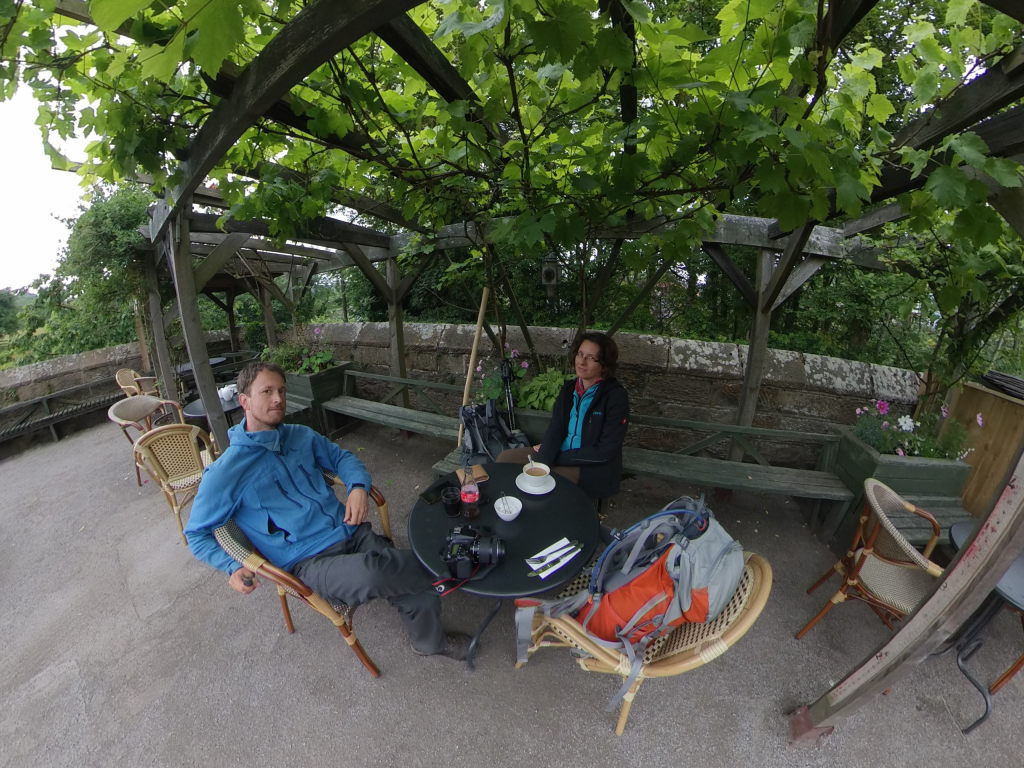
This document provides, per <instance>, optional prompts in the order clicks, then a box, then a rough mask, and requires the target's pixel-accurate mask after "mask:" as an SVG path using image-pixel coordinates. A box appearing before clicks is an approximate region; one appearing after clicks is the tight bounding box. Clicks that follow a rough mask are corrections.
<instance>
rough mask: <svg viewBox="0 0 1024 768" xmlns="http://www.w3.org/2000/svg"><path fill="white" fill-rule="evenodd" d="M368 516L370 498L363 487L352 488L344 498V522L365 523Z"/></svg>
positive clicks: (351, 523)
mask: <svg viewBox="0 0 1024 768" xmlns="http://www.w3.org/2000/svg"><path fill="white" fill-rule="evenodd" d="M369 516H370V500H369V497H368V496H367V493H366V489H365V488H353V489H352V490H351V491H349V492H348V498H347V499H345V522H346V523H348V524H349V525H359V524H360V523H365V522H366V518H368V517H369Z"/></svg>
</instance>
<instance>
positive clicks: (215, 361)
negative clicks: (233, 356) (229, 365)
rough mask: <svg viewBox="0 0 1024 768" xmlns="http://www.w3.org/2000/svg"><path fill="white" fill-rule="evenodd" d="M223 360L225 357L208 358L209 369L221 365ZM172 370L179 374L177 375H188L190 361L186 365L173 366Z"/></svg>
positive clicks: (190, 369) (190, 370)
mask: <svg viewBox="0 0 1024 768" xmlns="http://www.w3.org/2000/svg"><path fill="white" fill-rule="evenodd" d="M225 360H227V358H226V357H211V358H210V367H211V368H215V367H216V366H218V365H220V364H221V363H223V362H224V361H225ZM174 370H175V372H176V373H179V374H189V373H192V361H191V360H190V361H188V362H187V363H182V364H181V365H176V366H174Z"/></svg>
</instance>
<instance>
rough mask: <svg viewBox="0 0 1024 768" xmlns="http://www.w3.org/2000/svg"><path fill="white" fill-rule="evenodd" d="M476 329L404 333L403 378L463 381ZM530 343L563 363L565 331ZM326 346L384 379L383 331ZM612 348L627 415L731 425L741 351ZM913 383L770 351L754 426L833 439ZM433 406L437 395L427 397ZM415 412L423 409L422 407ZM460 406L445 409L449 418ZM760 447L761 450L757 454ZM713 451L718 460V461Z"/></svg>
mask: <svg viewBox="0 0 1024 768" xmlns="http://www.w3.org/2000/svg"><path fill="white" fill-rule="evenodd" d="M473 330H474V329H473V326H470V325H432V324H425V323H408V324H406V325H405V345H406V361H407V373H408V375H409V376H410V377H413V378H427V379H433V380H438V381H445V382H448V383H458V384H461V383H463V382H464V381H465V376H466V371H467V368H468V365H469V356H470V349H471V346H472V343H473ZM530 335H531V338H532V339H533V342H534V345H535V346H536V348H537V351H538V354H539V355H540V356H541V361H540V363H541V365H542V366H548V365H555V366H560V365H563V364H564V362H565V354H566V353H565V352H564V351H563V344H564V345H565V346H566V347H567V346H568V343H569V340H570V339H571V338H572V331H571V330H567V329H562V328H531V329H530ZM324 337H325V338H326V339H327V341H328V342H329V343H331V344H332V345H333V346H334V348H335V351H336V353H337V356H338V357H339V358H340V359H345V360H354V361H356V362H357V363H359V364H360V366H361V367H362V368H363V369H364V370H367V371H372V372H375V373H388V372H389V371H388V359H389V358H388V343H389V335H388V327H387V324H385V323H350V324H346V325H333V326H332V325H328V326H325V328H324ZM615 338H616V341H617V342H618V344H619V373H618V378H619V379H620V380H621V381H622V383H623V384H624V385H625V386H626V388H627V389H628V391H629V394H630V401H631V407H632V410H633V412H634V413H642V414H646V415H650V416H664V417H669V418H677V419H692V420H698V421H710V422H716V423H723V424H731V423H735V419H736V413H737V409H738V407H739V397H740V393H741V392H742V389H743V375H744V369H745V367H746V357H747V347H746V346H745V345H737V344H718V343H713V342H706V341H690V340H685V339H672V338H666V337H662V336H651V335H643V334H626V333H619V334H616V337H615ZM509 344H510V346H511V347H512V348H514V349H518V350H520V351H525V350H526V345H525V344H524V343H523V339H522V333H521V332H520V331H519V330H518V329H509ZM480 356H481V357H482V358H483V364H484V366H485V368H487V369H490V368H492V367H493V366H494V365H495V361H496V360H497V355H496V354H495V350H494V348H493V346H492V344H491V342H490V340H489V339H488V338H487V337H486V335H485V336H484V337H483V338H482V340H481V347H480ZM361 386H362V387H363V389H362V390H361V394H363V395H364V396H369V397H374V396H376V395H378V394H379V393H380V392H381V391H382V390H383V389H385V388H386V387H384V386H382V385H377V384H372V383H368V384H362V385H361ZM917 388H918V382H917V376H916V375H915V374H914V372H912V371H907V370H903V369H900V368H891V367H888V366H881V365H873V364H870V363H859V362H855V361H851V360H841V359H838V358H834V357H823V356H821V355H808V354H802V353H798V352H788V351H784V350H771V351H770V352H769V354H768V367H767V371H766V374H765V379H764V383H763V384H762V387H761V392H760V397H759V400H758V407H757V415H756V418H755V422H754V423H755V425H756V426H761V427H771V428H775V429H787V430H798V431H803V432H819V433H828V432H831V431H832V429H833V427H835V426H836V425H843V424H852V423H853V421H854V419H855V409H856V408H857V407H858V406H863V405H864V404H865V403H867V402H868V401H870V400H873V399H882V400H888V401H889V402H890V403H891V404H892V406H893V411H894V413H895V414H897V415H898V414H899V413H905V412H908V411H909V410H910V409H911V408H912V406H913V404H914V402H915V401H916V399H917ZM432 396H433V397H434V399H435V400H437V399H438V395H437V394H436V393H432ZM413 405H414V406H418V407H427V406H426V405H425V404H423V403H417V402H416V400H415V399H414V401H413ZM455 405H457V403H455V402H452V403H451V407H452V413H454V412H455V411H454V408H455ZM687 440H688V437H687V436H686V435H680V433H678V432H673V433H669V432H666V431H665V430H655V429H650V428H640V427H637V426H633V427H631V429H630V434H629V438H628V442H629V443H630V444H634V445H642V446H644V447H651V448H656V449H659V450H672V449H675V448H679V447H680V446H681V445H685V444H686V441H687ZM762 447H763V446H762ZM724 450H725V447H724V446H718V448H717V450H716V451H713V452H716V453H722V452H724ZM766 452H767V455H768V456H769V458H770V459H772V460H781V461H782V462H783V463H786V464H792V465H795V466H810V465H813V463H814V459H815V453H816V452H815V451H814V450H813V449H809V448H807V447H806V446H800V445H799V444H789V445H783V444H779V445H775V446H774V448H773V449H768V450H767V451H766Z"/></svg>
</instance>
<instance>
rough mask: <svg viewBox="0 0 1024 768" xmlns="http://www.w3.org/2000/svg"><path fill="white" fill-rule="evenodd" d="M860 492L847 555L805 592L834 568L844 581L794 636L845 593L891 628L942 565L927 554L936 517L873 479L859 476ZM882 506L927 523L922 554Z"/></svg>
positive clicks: (918, 599)
mask: <svg viewBox="0 0 1024 768" xmlns="http://www.w3.org/2000/svg"><path fill="white" fill-rule="evenodd" d="M864 493H865V497H866V500H865V503H864V511H863V513H861V516H860V521H859V523H858V525H857V530H856V531H855V532H854V534H853V540H852V541H851V542H850V546H849V547H848V548H847V551H846V554H845V555H843V556H842V557H841V558H840V559H839V561H838V562H836V564H835V565H833V566H832V568H830V569H829V570H827V571H826V572H825V573H824V574H822V576H821V578H820V579H818V580H817V581H816V582H814V584H812V585H811V586H810V587H809V588H808V589H807V593H808V594H810V593H811V592H813V591H814V590H815V589H817V588H818V587H820V586H821V585H822V584H824V583H825V582H826V581H828V579H829V577H830V576H832V574H833V573H838V574H839V575H840V577H842V578H843V579H844V580H843V583H842V585H841V586H840V587H839V591H837V592H836V593H835V594H834V595H833V596H832V597H831V598H830V599H829V601H828V602H827V603H825V607H824V608H822V609H821V611H819V612H818V615H817V616H815V617H814V618H813V619H811V620H810V621H809V622H807V624H806V626H804V628H803V629H801V630H800V631H799V632H797V633H796V638H797V640H799V639H800V638H802V637H803V636H804V635H806V634H807V633H808V632H809V631H810V630H811V628H812V627H813V626H814V625H815V624H817V623H818V622H819V621H821V620H822V619H823V618H824V617H825V614H827V613H828V612H829V611H830V610H832V608H834V607H835V606H837V605H839V604H840V603H842V602H845V601H846V599H847V598H854V599H856V600H862V601H863V602H865V603H867V604H868V605H869V606H870V607H871V610H873V611H874V612H875V613H876V614H877V615H878V618H880V619H881V620H882V621H883V622H884V624H885V626H887V627H888V628H889V629H894V627H893V622H895V621H899V620H900V619H902V618H903V617H904V616H906V615H907V614H908V613H910V612H911V611H913V610H914V609H915V608H916V607H917V606H918V604H919V603H920V602H921V601H922V600H923V599H924V598H925V596H926V595H927V594H928V593H929V592H930V591H931V589H932V587H933V586H934V585H935V580H936V579H937V578H939V577H940V576H941V575H942V568H941V567H940V566H939V565H937V564H935V563H933V562H932V561H931V560H929V559H928V556H929V555H930V554H931V552H932V549H933V548H934V547H935V543H936V542H937V541H938V539H939V532H940V529H939V524H938V523H937V522H936V521H935V518H934V517H932V516H931V515H930V514H929V513H928V512H926V511H925V510H923V509H920V508H918V507H916V506H915V505H913V504H911V503H910V502H909V501H906V500H904V499H903V498H901V497H900V496H899V495H898V494H897V493H896V492H895V491H893V490H892V489H891V488H889V487H888V486H886V485H883V484H882V483H880V482H878V481H877V480H875V479H874V478H871V477H869V478H868V479H867V480H865V481H864ZM887 510H888V511H889V512H892V513H895V512H897V511H900V512H911V513H913V514H915V515H918V516H919V517H922V518H924V519H925V520H926V521H928V522H929V523H930V524H931V526H932V535H931V538H930V540H929V542H928V544H927V545H926V546H925V548H924V552H923V553H922V552H918V551H917V550H916V549H915V548H914V546H913V545H912V544H911V543H910V542H909V541H907V540H906V538H904V536H903V534H901V533H900V532H899V530H897V528H896V527H895V526H894V525H893V524H892V521H891V520H890V519H889V518H888V516H887V515H886V511H887Z"/></svg>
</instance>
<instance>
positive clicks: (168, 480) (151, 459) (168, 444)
mask: <svg viewBox="0 0 1024 768" xmlns="http://www.w3.org/2000/svg"><path fill="white" fill-rule="evenodd" d="M200 445H202V446H203V449H202V450H200V448H199V446H200ZM134 450H135V457H136V461H137V462H138V464H139V465H140V466H141V467H143V469H145V470H146V471H147V472H148V473H149V475H150V477H152V478H153V480H154V481H155V482H156V483H157V484H158V485H159V486H160V490H161V491H162V492H163V494H164V499H165V500H166V501H167V505H168V506H169V507H170V508H171V512H173V513H174V519H175V521H176V522H177V524H178V534H179V535H180V536H181V540H182V542H183V543H185V544H187V543H188V542H187V541H186V540H185V533H184V527H183V525H182V521H181V512H182V510H183V509H184V507H185V506H186V505H187V504H188V503H189V502H191V501H192V499H193V498H195V495H196V492H197V491H198V490H199V482H200V481H201V480H202V478H203V469H204V468H205V467H206V464H207V463H208V461H209V459H210V457H215V456H216V453H215V450H214V447H213V441H212V440H211V439H210V436H209V435H208V434H207V433H206V432H205V431H204V430H203V429H201V428H200V427H197V426H194V425H191V424H168V425H166V426H163V427H156V428H155V429H152V430H150V431H149V432H147V433H146V434H144V435H142V437H140V438H139V439H138V440H136V441H135V449H134ZM204 452H205V453H206V454H207V455H206V456H205V457H204V455H203V454H204Z"/></svg>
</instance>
